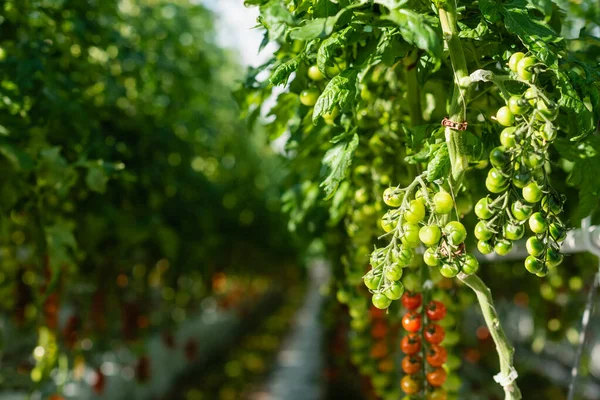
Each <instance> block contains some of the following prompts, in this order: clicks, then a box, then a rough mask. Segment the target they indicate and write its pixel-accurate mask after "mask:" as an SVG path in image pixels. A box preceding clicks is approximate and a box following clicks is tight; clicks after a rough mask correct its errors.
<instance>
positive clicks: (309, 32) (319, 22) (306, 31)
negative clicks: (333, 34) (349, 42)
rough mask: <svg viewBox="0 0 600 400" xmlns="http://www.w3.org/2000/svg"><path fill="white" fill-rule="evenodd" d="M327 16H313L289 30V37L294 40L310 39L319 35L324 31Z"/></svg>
mask: <svg viewBox="0 0 600 400" xmlns="http://www.w3.org/2000/svg"><path fill="white" fill-rule="evenodd" d="M327 19H328V18H315V19H312V20H309V21H307V22H306V23H305V24H304V25H302V26H300V27H298V28H293V29H291V30H290V37H291V38H292V39H294V40H312V39H316V38H318V37H320V36H321V35H322V34H323V33H324V32H325V23H326V22H327Z"/></svg>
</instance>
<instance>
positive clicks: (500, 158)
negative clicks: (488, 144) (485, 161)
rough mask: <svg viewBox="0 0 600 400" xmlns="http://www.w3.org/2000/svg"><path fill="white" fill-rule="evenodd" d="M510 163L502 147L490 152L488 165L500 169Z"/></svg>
mask: <svg viewBox="0 0 600 400" xmlns="http://www.w3.org/2000/svg"><path fill="white" fill-rule="evenodd" d="M509 162H510V157H509V155H508V154H506V151H505V150H504V147H496V148H494V149H493V150H492V151H491V152H490V163H491V164H492V165H493V166H494V167H498V168H502V167H504V166H505V165H506V164H508V163H509Z"/></svg>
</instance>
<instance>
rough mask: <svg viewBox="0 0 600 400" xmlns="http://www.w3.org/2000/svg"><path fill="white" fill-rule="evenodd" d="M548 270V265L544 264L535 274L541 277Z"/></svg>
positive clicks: (546, 273)
mask: <svg viewBox="0 0 600 400" xmlns="http://www.w3.org/2000/svg"><path fill="white" fill-rule="evenodd" d="M548 272H549V269H548V266H546V265H544V267H543V268H542V270H541V271H540V272H538V273H537V274H536V275H537V276H539V277H540V278H541V277H543V276H546V275H548Z"/></svg>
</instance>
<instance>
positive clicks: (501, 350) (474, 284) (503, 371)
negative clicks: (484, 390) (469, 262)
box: [458, 273, 521, 400]
mask: <svg viewBox="0 0 600 400" xmlns="http://www.w3.org/2000/svg"><path fill="white" fill-rule="evenodd" d="M458 278H459V279H460V280H461V281H462V282H463V283H464V284H465V285H467V286H468V287H470V288H471V289H473V291H474V292H475V294H476V295H477V301H479V306H480V307H481V312H482V314H483V318H484V319H485V323H486V324H487V326H488V329H489V330H490V334H491V335H492V339H493V340H494V343H495V344H496V351H497V352H498V358H499V360H500V374H499V375H500V379H501V380H504V381H506V382H507V384H504V385H502V386H503V388H504V400H520V399H521V391H520V390H519V387H518V386H517V384H516V382H515V381H514V379H516V371H515V369H514V367H513V354H514V352H515V349H514V347H513V346H512V345H511V344H510V343H509V341H508V338H507V337H506V334H505V333H504V329H502V325H500V319H499V317H498V313H497V312H496V309H495V307H494V300H493V299H492V291H491V290H490V289H489V288H488V287H487V286H486V285H485V283H483V281H482V280H481V279H480V278H479V277H478V276H477V275H466V274H464V273H460V274H459V275H458ZM513 374H514V375H515V376H514V378H510V377H511V376H513Z"/></svg>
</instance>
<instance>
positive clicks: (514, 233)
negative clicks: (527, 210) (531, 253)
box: [502, 222, 525, 240]
mask: <svg viewBox="0 0 600 400" xmlns="http://www.w3.org/2000/svg"><path fill="white" fill-rule="evenodd" d="M502 232H503V233H504V237H505V238H506V239H508V240H519V239H521V238H522V237H523V235H524V234H525V227H524V226H523V225H515V224H511V223H510V222H508V223H506V224H505V225H504V227H503V228H502Z"/></svg>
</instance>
